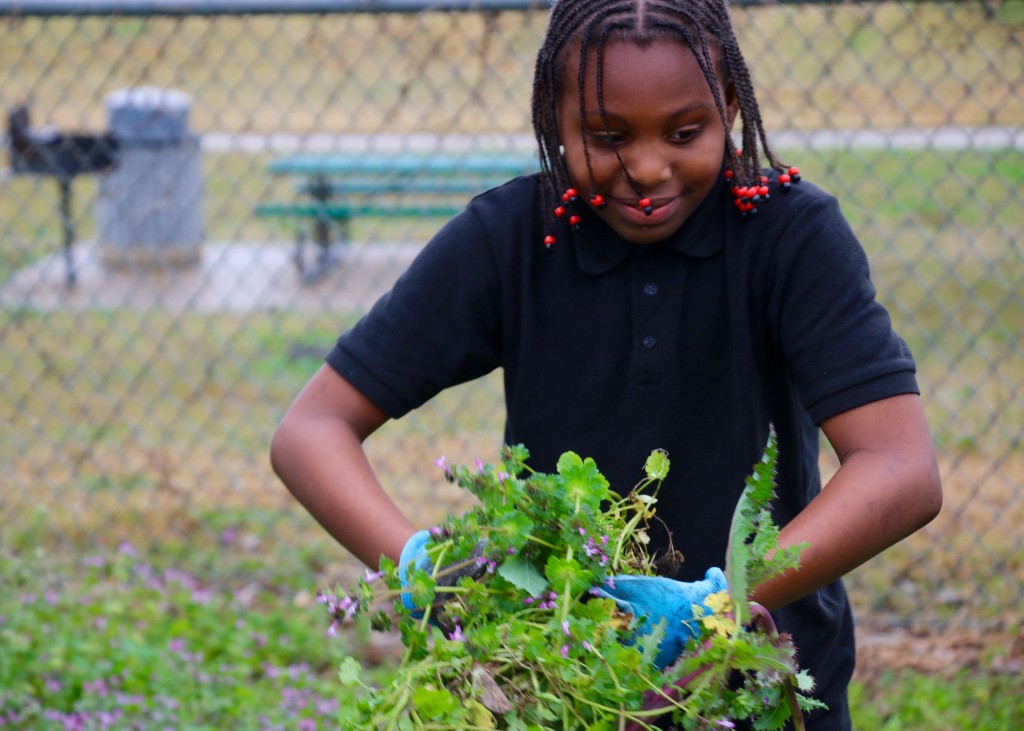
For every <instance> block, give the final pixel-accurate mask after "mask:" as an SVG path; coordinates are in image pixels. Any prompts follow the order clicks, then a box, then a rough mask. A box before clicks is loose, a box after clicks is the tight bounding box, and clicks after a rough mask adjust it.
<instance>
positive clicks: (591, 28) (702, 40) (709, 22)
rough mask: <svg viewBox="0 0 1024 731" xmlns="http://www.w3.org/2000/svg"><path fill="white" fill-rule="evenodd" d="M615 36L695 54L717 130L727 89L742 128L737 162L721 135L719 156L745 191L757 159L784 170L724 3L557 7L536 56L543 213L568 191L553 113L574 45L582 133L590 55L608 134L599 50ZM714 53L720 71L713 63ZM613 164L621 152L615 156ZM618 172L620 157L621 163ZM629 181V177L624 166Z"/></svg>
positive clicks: (561, 0) (574, 0) (604, 2)
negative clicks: (660, 41) (670, 42)
mask: <svg viewBox="0 0 1024 731" xmlns="http://www.w3.org/2000/svg"><path fill="white" fill-rule="evenodd" d="M613 36H615V37H616V38H619V39H623V40H626V41H629V42H632V43H636V44H637V45H641V46H644V45H648V44H650V43H651V42H653V41H654V40H655V39H657V38H666V37H667V38H675V39H677V40H680V41H682V42H683V43H684V44H685V45H686V46H687V47H688V48H689V49H690V52H691V53H693V55H694V58H695V59H696V60H697V63H698V66H699V67H700V69H701V71H702V72H703V74H704V77H705V80H706V81H707V83H708V85H709V87H710V88H711V92H712V94H713V96H714V100H715V105H716V107H717V108H718V113H719V115H720V116H721V119H722V124H723V125H725V126H726V127H727V126H728V124H727V122H728V119H727V116H726V108H725V100H724V99H723V98H722V95H721V93H720V91H719V88H720V86H719V84H720V83H721V85H722V86H724V85H725V84H726V83H727V82H729V81H731V82H732V84H733V88H734V89H735V92H736V102H737V105H738V107H739V112H740V117H741V121H742V133H741V139H742V147H743V155H742V156H741V155H740V154H739V152H738V151H737V149H736V146H735V144H734V143H733V140H732V136H731V135H728V134H727V135H726V142H725V146H726V149H725V150H724V155H725V157H726V161H727V165H728V167H729V168H731V169H732V170H733V171H734V173H735V176H736V178H737V182H738V183H740V184H743V185H752V184H754V183H756V181H758V180H760V177H761V152H762V151H763V153H764V157H765V158H766V159H767V163H768V166H769V167H771V168H773V169H774V170H776V171H779V172H780V173H781V172H783V171H784V170H785V169H786V166H785V165H784V164H783V163H782V162H781V161H780V160H779V158H778V157H777V156H776V155H775V153H774V152H773V151H772V149H771V146H770V145H769V143H768V136H767V133H766V131H765V129H764V124H763V121H762V119H761V110H760V107H759V106H758V103H757V96H756V94H755V92H754V86H753V83H752V81H751V77H750V71H749V69H748V67H747V64H746V61H745V60H744V58H743V54H742V52H741V51H740V47H739V43H738V42H737V40H736V33H735V31H734V29H733V25H732V17H731V15H730V11H729V5H728V0H557V1H556V2H555V3H554V5H553V6H552V8H551V12H550V15H549V18H548V27H547V32H546V34H545V37H544V42H543V44H542V45H541V48H540V50H539V51H538V54H537V61H536V66H535V70H534V84H533V108H532V111H533V126H534V133H535V135H536V137H537V143H538V147H539V150H540V163H541V172H542V177H543V181H544V185H543V186H542V189H543V192H542V195H543V205H544V207H545V208H546V209H548V210H551V208H552V207H553V206H552V205H551V204H552V203H553V202H555V201H556V200H557V196H558V191H560V190H563V189H565V188H566V187H569V186H570V185H571V181H570V178H569V171H568V168H567V166H566V163H565V160H564V159H563V157H562V155H561V152H560V149H559V145H560V141H559V138H558V121H557V108H558V100H559V98H560V97H561V94H562V92H563V88H562V86H563V85H564V83H565V81H566V79H565V69H566V65H567V58H566V54H567V49H568V48H569V46H571V45H572V44H573V43H579V46H580V49H579V54H580V55H579V73H578V75H577V79H576V83H577V87H578V94H579V99H580V125H581V128H582V126H583V125H584V120H583V115H584V109H583V97H584V83H585V79H586V70H587V66H586V64H587V59H588V55H589V51H590V50H591V49H594V50H595V51H596V59H597V60H596V69H595V70H596V75H597V106H598V110H599V112H600V114H601V119H602V121H603V122H604V124H605V126H606V127H607V126H608V121H607V118H606V113H605V107H604V95H603V89H602V87H603V83H602V82H603V77H604V55H605V54H604V50H605V46H606V45H607V43H608V42H609V40H610V39H611V38H612V37H613ZM716 50H717V63H716V61H715V58H714V56H713V53H715V52H716ZM583 145H584V154H585V157H586V161H587V167H588V174H589V175H590V177H591V182H593V171H592V170H591V169H590V154H589V149H588V147H587V135H586V134H584V135H583ZM616 156H618V152H617V151H616ZM619 162H620V164H622V159H621V157H620V158H619ZM622 167H623V170H624V171H625V174H626V177H627V180H629V182H630V184H631V185H632V186H633V188H634V189H635V188H636V185H635V184H634V183H633V180H632V178H630V177H629V171H628V170H627V169H626V167H625V165H623V166H622Z"/></svg>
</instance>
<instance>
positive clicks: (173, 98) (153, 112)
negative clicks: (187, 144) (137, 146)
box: [103, 86, 192, 142]
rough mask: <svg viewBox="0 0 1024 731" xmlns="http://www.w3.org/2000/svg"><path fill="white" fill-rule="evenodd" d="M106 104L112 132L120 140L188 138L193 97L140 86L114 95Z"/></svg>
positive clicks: (106, 98) (113, 92) (106, 100)
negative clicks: (189, 115) (186, 136)
mask: <svg viewBox="0 0 1024 731" xmlns="http://www.w3.org/2000/svg"><path fill="white" fill-rule="evenodd" d="M103 103H104V106H106V108H107V113H108V115H109V118H110V131H111V132H113V133H114V135H115V136H116V137H118V138H119V139H121V140H123V141H127V142H131V141H133V140H140V141H158V140H176V139H181V138H182V137H184V136H185V135H186V132H187V127H188V113H189V109H190V108H191V106H192V97H190V96H189V95H188V94H185V93H184V92H181V91H177V90H175V89H162V88H160V87H156V86H137V87H132V88H128V89H118V90H117V91H112V92H111V93H109V94H107V96H106V97H105V98H104V100H103Z"/></svg>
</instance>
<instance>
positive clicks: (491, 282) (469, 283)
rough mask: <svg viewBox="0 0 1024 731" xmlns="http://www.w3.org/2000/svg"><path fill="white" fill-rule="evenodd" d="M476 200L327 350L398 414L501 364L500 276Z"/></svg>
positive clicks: (332, 361) (349, 376)
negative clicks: (475, 207) (477, 212)
mask: <svg viewBox="0 0 1024 731" xmlns="http://www.w3.org/2000/svg"><path fill="white" fill-rule="evenodd" d="M473 208H474V207H473V204H470V206H469V208H467V209H466V210H465V211H463V212H462V213H460V214H458V215H457V216H455V217H454V218H453V219H452V220H451V221H449V222H448V223H447V224H446V225H445V226H444V227H443V228H442V229H441V230H440V231H439V232H438V233H437V235H436V236H434V238H433V239H432V240H431V241H430V242H429V243H428V244H427V245H426V246H425V247H424V249H423V251H422V252H420V254H419V255H418V256H417V257H416V259H415V260H414V261H413V263H412V264H411V265H410V267H409V269H408V270H407V271H405V272H404V273H403V274H402V276H400V277H399V279H398V280H397V282H396V283H395V285H394V287H393V288H392V289H391V291H389V292H388V293H387V294H385V295H384V296H383V297H382V298H381V299H380V300H378V301H377V302H376V304H374V306H373V308H372V309H371V310H370V312H368V313H367V314H366V315H365V316H364V317H363V318H362V319H361V320H359V322H357V323H356V325H355V326H354V327H353V328H352V329H350V330H348V331H346V332H344V333H342V335H341V336H340V337H339V338H338V341H337V343H336V345H335V346H334V348H333V349H332V350H331V351H330V352H329V353H328V354H327V356H326V362H327V363H328V365H330V366H331V367H332V368H334V370H336V371H337V372H338V373H339V374H341V375H342V376H343V377H344V378H345V379H346V380H348V381H349V382H350V383H352V385H353V386H355V388H356V389H358V390H359V391H360V392H361V393H362V394H363V395H364V396H366V397H367V398H368V399H370V400H371V401H373V402H374V403H375V404H376V405H377V406H378V407H379V408H381V409H382V410H383V411H384V412H385V413H386V414H388V415H389V416H390V417H392V418H398V417H400V416H403V415H404V414H406V413H408V412H409V411H411V410H413V409H415V408H417V407H418V406H420V405H422V404H423V403H425V402H426V401H428V400H429V399H431V398H432V397H433V396H435V395H436V394H437V393H439V392H440V391H442V390H444V389H445V388H448V387H450V386H454V385H457V384H459V383H463V382H465V381H469V380H472V379H474V378H477V377H479V376H482V375H484V374H486V373H488V372H490V371H492V370H494V369H495V368H496V367H497V366H498V365H499V361H500V352H501V342H500V340H501V326H500V315H499V310H500V308H499V306H498V297H499V290H500V281H499V278H498V276H497V273H496V271H497V270H496V266H495V262H494V258H493V255H492V254H493V252H492V249H491V246H490V242H489V241H488V238H487V233H486V231H485V230H484V227H483V226H481V225H480V224H479V219H478V217H477V216H476V215H475V212H474V210H473Z"/></svg>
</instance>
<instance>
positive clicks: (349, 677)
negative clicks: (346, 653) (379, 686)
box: [338, 657, 363, 687]
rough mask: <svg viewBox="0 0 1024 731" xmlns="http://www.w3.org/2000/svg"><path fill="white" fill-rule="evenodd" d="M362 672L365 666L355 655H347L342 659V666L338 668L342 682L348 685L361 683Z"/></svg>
mask: <svg viewBox="0 0 1024 731" xmlns="http://www.w3.org/2000/svg"><path fill="white" fill-rule="evenodd" d="M362 674H363V667H362V665H360V664H359V661H358V660H356V659H355V658H354V657H346V658H345V659H344V660H342V661H341V666H340V667H339V668H338V677H339V678H341V684H342V685H344V686H347V687H351V686H353V685H359V684H360V680H359V679H360V678H361V677H362Z"/></svg>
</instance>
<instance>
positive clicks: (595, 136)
mask: <svg viewBox="0 0 1024 731" xmlns="http://www.w3.org/2000/svg"><path fill="white" fill-rule="evenodd" d="M588 136H589V137H590V140H591V142H592V143H594V144H595V145H601V146H604V147H615V146H616V145H620V144H622V142H623V140H624V137H623V136H622V135H620V134H616V133H614V132H606V131H605V130H601V131H599V132H598V131H594V132H590V133H588Z"/></svg>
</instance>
